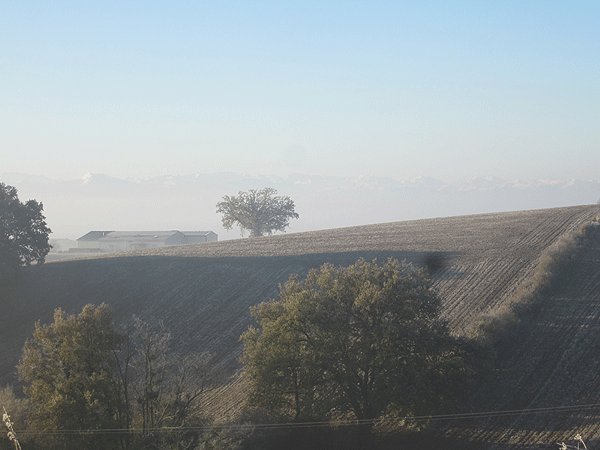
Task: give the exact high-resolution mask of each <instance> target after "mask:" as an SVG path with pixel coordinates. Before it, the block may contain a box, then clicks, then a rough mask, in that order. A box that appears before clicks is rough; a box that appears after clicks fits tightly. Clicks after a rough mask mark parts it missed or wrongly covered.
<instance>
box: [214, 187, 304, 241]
mask: <svg viewBox="0 0 600 450" xmlns="http://www.w3.org/2000/svg"><path fill="white" fill-rule="evenodd" d="M276 194H277V191H276V190H275V189H273V188H264V189H261V190H256V189H250V190H249V191H248V192H243V191H240V192H239V193H238V196H237V197H236V196H231V197H230V196H228V195H226V196H225V197H223V201H222V202H219V203H217V212H218V213H221V214H223V218H222V222H223V227H225V229H226V230H231V229H232V228H233V226H234V225H238V226H239V227H240V230H241V233H242V236H243V235H244V232H245V231H249V232H250V237H255V236H263V235H265V234H268V235H270V234H273V232H274V231H285V228H287V227H288V226H289V223H290V219H297V218H298V217H299V216H298V214H297V213H296V211H295V210H294V208H295V206H294V202H293V201H292V200H291V199H290V198H289V197H287V196H277V195H276Z"/></svg>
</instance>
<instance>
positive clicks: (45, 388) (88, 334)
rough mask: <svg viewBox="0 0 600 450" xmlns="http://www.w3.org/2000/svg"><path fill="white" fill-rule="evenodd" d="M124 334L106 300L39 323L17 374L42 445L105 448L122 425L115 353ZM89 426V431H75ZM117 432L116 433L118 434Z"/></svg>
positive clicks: (123, 412)
mask: <svg viewBox="0 0 600 450" xmlns="http://www.w3.org/2000/svg"><path fill="white" fill-rule="evenodd" d="M123 339H124V338H123V336H119V335H118V334H117V333H115V331H114V330H113V322H112V313H111V311H110V308H108V306H107V305H105V304H102V305H100V306H99V307H97V308H96V307H94V306H92V305H87V306H86V307H85V308H83V310H82V312H81V313H80V314H79V315H73V316H68V315H66V314H65V313H64V312H63V311H62V310H60V309H57V310H56V311H55V313H54V323H52V324H51V325H40V323H39V322H38V323H36V326H35V331H34V333H33V339H32V340H28V341H27V342H26V343H25V347H24V350H23V358H22V360H21V363H20V364H19V373H20V375H21V377H22V379H23V380H24V381H25V382H26V383H27V385H26V387H25V390H24V391H25V394H26V395H27V397H28V398H29V401H30V403H31V405H32V409H31V411H30V415H29V420H30V422H31V423H32V425H33V427H34V428H35V429H36V430H37V431H38V432H41V433H48V434H46V435H41V438H40V446H42V448H63V449H80V448H87V449H94V448H97V449H105V448H111V447H112V448H114V447H115V446H116V443H115V442H114V441H115V439H116V438H115V435H113V436H111V435H107V434H94V432H95V431H96V432H97V431H99V430H106V429H119V428H123V426H124V425H126V424H125V423H124V418H125V409H126V405H125V399H124V397H123V389H122V388H123V385H122V383H121V380H120V379H119V376H118V365H117V361H116V358H115V352H116V351H118V350H119V348H120V346H121V344H122V343H123ZM77 430H86V431H87V433H82V434H78V433H74V432H76V431H77ZM117 436H118V435H117Z"/></svg>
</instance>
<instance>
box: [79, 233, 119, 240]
mask: <svg viewBox="0 0 600 450" xmlns="http://www.w3.org/2000/svg"><path fill="white" fill-rule="evenodd" d="M108 233H114V231H90V232H89V233H87V234H84V235H83V236H81V237H80V238H79V239H77V240H78V241H97V240H98V239H100V238H102V237H104V236H106V235H107V234H108Z"/></svg>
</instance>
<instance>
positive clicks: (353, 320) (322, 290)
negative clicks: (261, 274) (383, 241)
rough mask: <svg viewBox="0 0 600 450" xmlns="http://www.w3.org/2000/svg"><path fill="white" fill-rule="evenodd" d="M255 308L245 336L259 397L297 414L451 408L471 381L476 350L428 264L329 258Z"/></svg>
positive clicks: (254, 395)
mask: <svg viewBox="0 0 600 450" xmlns="http://www.w3.org/2000/svg"><path fill="white" fill-rule="evenodd" d="M279 295H280V299H279V300H278V301H272V302H268V303H261V304H260V305H259V306H257V307H255V308H254V309H253V311H252V312H253V315H254V316H255V317H256V318H257V320H258V324H259V327H258V328H255V327H251V328H250V329H249V330H248V331H247V332H246V333H245V334H244V335H243V336H242V339H243V341H244V354H243V362H244V364H245V368H246V374H247V377H248V380H249V383H250V403H251V404H252V405H253V406H256V407H261V408H264V409H266V410H267V411H269V412H272V413H277V414H283V415H286V414H287V415H288V416H289V417H290V418H293V419H295V420H311V419H319V420H323V419H325V418H328V417H335V416H338V417H339V416H344V417H345V416H347V415H348V414H351V415H353V416H354V417H355V418H356V419H357V420H358V421H360V422H364V423H372V421H373V420H374V419H376V418H378V417H381V416H384V415H402V416H406V415H411V414H424V413H427V412H432V411H433V410H434V408H437V410H438V411H439V408H441V407H442V406H443V405H444V403H445V402H447V401H449V400H451V397H452V396H453V395H454V394H455V393H456V392H457V391H458V390H459V388H460V386H461V383H462V382H463V381H464V380H465V379H466V378H467V375H468V373H469V367H468V363H467V359H468V353H467V352H466V350H465V348H464V347H463V345H462V344H461V342H460V341H458V340H456V339H454V338H453V337H451V335H450V333H449V330H448V327H447V325H446V323H445V322H444V321H442V320H441V319H440V317H439V308H440V300H439V298H438V297H437V296H436V294H435V293H434V291H433V290H432V289H431V283H430V281H429V279H428V278H427V276H426V273H425V272H424V271H422V270H417V269H414V268H412V267H411V266H409V265H406V264H404V263H402V264H400V263H398V261H395V260H391V259H390V260H388V261H387V262H385V263H384V264H382V265H381V266H378V265H377V263H376V261H373V262H372V263H369V262H365V261H364V260H362V259H361V260H359V261H357V262H356V263H355V264H354V265H352V266H349V267H336V266H333V265H331V264H324V265H323V266H321V268H320V269H318V270H314V269H313V270H311V271H310V273H309V274H308V276H307V278H306V279H305V280H300V279H298V277H295V276H292V277H291V278H290V279H289V281H288V282H287V283H286V284H285V285H284V286H283V287H281V288H280V294H279Z"/></svg>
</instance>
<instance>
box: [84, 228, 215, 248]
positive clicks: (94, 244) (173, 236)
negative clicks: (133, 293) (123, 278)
mask: <svg viewBox="0 0 600 450" xmlns="http://www.w3.org/2000/svg"><path fill="white" fill-rule="evenodd" d="M216 241H217V234H216V233H214V232H212V231H183V232H181V231H177V230H171V231H90V232H89V233H87V234H85V235H84V236H82V237H80V238H79V239H77V245H78V248H79V249H87V250H90V251H104V252H126V251H130V250H144V249H150V248H159V247H170V246H175V245H185V244H198V243H203V242H216Z"/></svg>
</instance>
